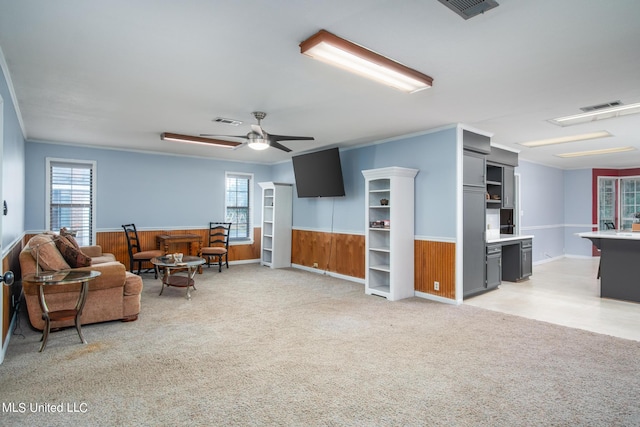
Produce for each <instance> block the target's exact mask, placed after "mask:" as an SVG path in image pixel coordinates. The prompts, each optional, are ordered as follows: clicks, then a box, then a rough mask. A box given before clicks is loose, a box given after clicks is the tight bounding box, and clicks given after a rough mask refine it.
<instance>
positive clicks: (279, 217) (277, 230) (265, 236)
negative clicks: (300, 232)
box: [258, 182, 293, 268]
mask: <svg viewBox="0 0 640 427" xmlns="http://www.w3.org/2000/svg"><path fill="white" fill-rule="evenodd" d="M258 184H259V185H260V187H261V188H262V238H261V242H260V247H261V256H260V263H261V264H262V265H266V266H268V267H271V268H283V267H291V225H292V217H293V185H292V184H283V183H278V182H260V183H258Z"/></svg>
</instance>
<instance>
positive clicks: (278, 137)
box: [269, 134, 314, 141]
mask: <svg viewBox="0 0 640 427" xmlns="http://www.w3.org/2000/svg"><path fill="white" fill-rule="evenodd" d="M269 139H270V140H271V141H314V138H313V137H312V136H289V135H272V134H269Z"/></svg>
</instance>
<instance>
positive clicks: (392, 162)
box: [273, 128, 456, 239]
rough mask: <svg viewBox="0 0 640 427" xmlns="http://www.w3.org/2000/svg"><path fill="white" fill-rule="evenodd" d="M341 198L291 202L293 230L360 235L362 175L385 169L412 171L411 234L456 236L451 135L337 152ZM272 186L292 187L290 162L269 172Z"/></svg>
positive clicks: (441, 133)
mask: <svg viewBox="0 0 640 427" xmlns="http://www.w3.org/2000/svg"><path fill="white" fill-rule="evenodd" d="M340 159H341V162H342V173H343V177H344V186H345V194H346V195H345V197H333V198H327V199H316V198H301V199H299V198H297V197H296V196H295V189H294V201H293V225H294V227H296V228H301V229H311V230H315V231H332V230H333V231H334V232H338V233H355V234H363V233H364V230H365V224H364V205H365V202H364V200H365V199H364V177H363V175H362V171H363V170H366V169H376V168H383V167H390V166H400V167H406V168H414V169H418V170H419V172H418V175H417V176H416V180H415V186H416V187H415V192H416V197H415V218H416V223H415V224H416V225H415V234H416V235H419V236H428V237H431V238H444V239H454V238H455V236H456V216H455V210H456V130H455V128H451V129H445V130H441V131H437V132H433V133H427V134H423V135H419V136H412V137H407V138H402V139H397V140H393V141H388V142H384V143H380V144H374V145H370V146H366V147H360V148H355V149H350V150H343V151H341V152H340ZM273 175H274V180H277V181H280V182H290V183H293V182H294V175H293V167H292V165H291V163H290V162H287V163H286V164H279V165H277V166H275V167H274V174H273Z"/></svg>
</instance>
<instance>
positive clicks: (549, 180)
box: [516, 161, 565, 262]
mask: <svg viewBox="0 0 640 427" xmlns="http://www.w3.org/2000/svg"><path fill="white" fill-rule="evenodd" d="M516 173H519V174H520V203H521V205H520V206H521V213H522V216H521V217H520V232H521V233H522V234H531V235H533V236H534V239H533V262H539V261H543V260H545V259H549V258H556V257H560V256H563V255H564V228H565V227H564V224H565V216H564V209H565V186H564V172H563V171H562V170H561V169H556V168H552V167H548V166H542V165H538V164H535V163H529V162H526V161H520V164H519V166H518V167H517V168H516Z"/></svg>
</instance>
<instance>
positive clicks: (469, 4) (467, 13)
mask: <svg viewBox="0 0 640 427" xmlns="http://www.w3.org/2000/svg"><path fill="white" fill-rule="evenodd" d="M438 1H439V2H440V3H442V4H443V5H445V6H447V7H448V8H449V9H451V10H453V11H454V12H455V13H457V14H458V15H460V16H462V17H463V18H464V19H469V18H473V17H474V16H476V15H480V14H481V13H485V12H486V11H487V10H491V9H493V8H494V7H498V2H497V1H495V0H438Z"/></svg>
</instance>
